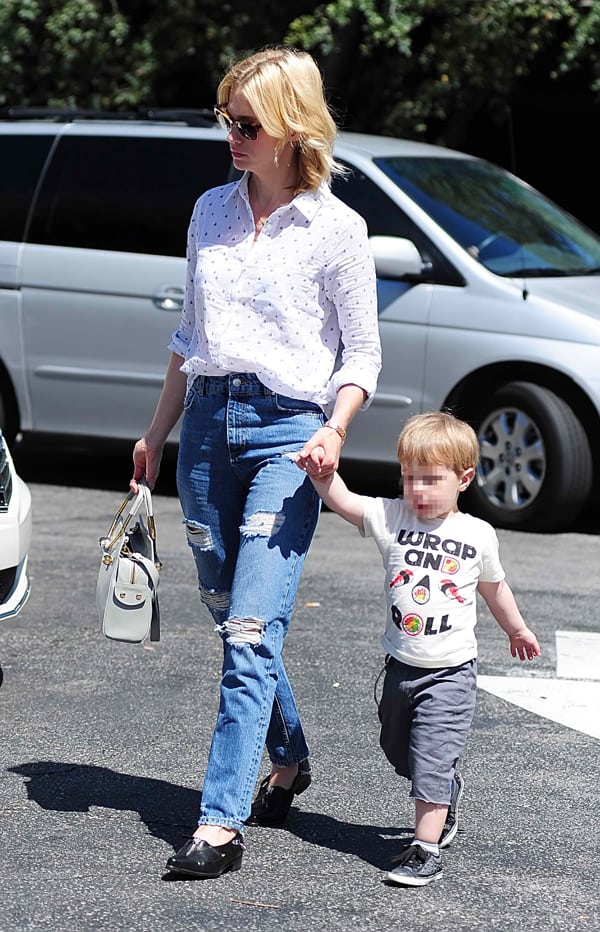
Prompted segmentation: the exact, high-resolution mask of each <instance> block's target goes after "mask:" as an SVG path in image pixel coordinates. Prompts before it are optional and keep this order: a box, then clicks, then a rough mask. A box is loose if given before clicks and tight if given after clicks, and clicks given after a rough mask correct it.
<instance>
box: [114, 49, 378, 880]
mask: <svg viewBox="0 0 600 932" xmlns="http://www.w3.org/2000/svg"><path fill="white" fill-rule="evenodd" d="M215 112H216V116H217V119H218V121H219V123H220V125H221V126H222V127H223V128H224V129H225V130H226V132H227V140H228V143H229V146H230V149H231V156H232V159H233V164H234V166H235V167H236V168H237V169H241V170H242V171H243V172H244V175H243V177H242V178H241V180H240V181H238V182H235V183H232V184H229V185H225V186H223V187H220V188H215V189H212V190H210V191H207V192H206V193H205V194H203V195H202V197H200V199H199V201H198V202H197V204H196V206H195V209H194V212H193V215H192V219H191V223H190V227H189V233H188V253H187V259H188V275H187V288H186V297H185V303H184V309H183V312H182V316H181V321H180V325H179V329H178V330H177V331H176V332H175V333H174V334H173V338H172V342H171V344H170V347H169V349H170V350H171V358H170V362H169V366H168V369H167V374H166V378H165V383H164V387H163V390H162V393H161V396H160V399H159V402H158V405H157V409H156V412H155V415H154V418H153V420H152V424H151V426H150V428H149V430H148V431H147V433H146V435H145V436H144V437H143V438H142V439H141V440H139V441H138V442H137V444H136V446H135V449H134V466H135V469H134V477H133V479H132V487H133V488H135V487H136V482H137V480H138V479H140V478H141V477H142V476H145V478H146V480H147V482H148V483H149V485H150V486H151V487H152V486H153V485H154V483H155V481H156V478H157V476H158V471H159V465H160V459H161V454H162V450H163V446H164V443H165V440H166V438H167V436H168V434H169V432H170V431H171V429H172V428H173V427H174V425H175V424H176V422H177V420H178V418H179V416H180V414H181V412H182V410H183V411H184V417H183V422H182V426H181V433H180V445H179V457H178V465H177V483H178V491H179V496H180V500H181V504H182V508H183V513H184V521H185V525H186V531H187V537H188V541H189V544H190V546H191V549H192V553H193V555H194V559H195V562H196V567H197V571H198V580H199V587H200V594H201V599H202V601H203V602H204V603H205V605H206V606H207V607H208V608H209V610H210V612H211V614H212V616H213V618H214V620H215V622H216V628H217V631H218V633H219V634H220V636H221V638H222V641H223V649H224V660H223V672H222V681H221V697H220V707H219V712H218V716H217V721H216V725H215V730H214V733H213V739H212V744H211V748H210V753H209V759H208V764H207V769H206V774H205V777H204V784H203V789H202V803H201V809H200V818H199V821H198V828H197V830H196V832H195V834H194V836H193V838H192V839H190V840H189V841H188V842H187V843H186V844H185V845H184V846H183V848H181V850H180V851H178V852H177V853H176V854H175V855H174V856H173V857H171V858H169V861H168V862H167V867H168V868H169V869H170V870H173V871H177V872H180V873H188V874H193V875H195V876H200V877H218V876H220V875H221V874H222V873H224V872H225V871H226V870H230V869H231V870H235V869H237V868H239V867H240V866H241V860H242V855H243V851H244V845H243V838H242V835H241V831H242V828H243V825H244V823H245V822H246V821H247V820H248V818H249V816H250V811H251V798H252V791H253V788H254V786H255V783H256V779H257V775H258V769H259V766H260V760H261V755H262V751H263V747H264V744H265V741H266V746H267V751H268V754H269V757H270V760H271V764H272V771H271V774H270V776H269V777H267V778H266V779H265V780H264V781H263V783H262V784H261V787H260V790H259V793H258V795H257V797H256V799H255V801H254V804H253V805H252V819H253V821H255V822H258V823H263V824H264V823H274V822H282V821H283V820H284V819H285V818H286V816H287V813H288V811H289V808H290V805H291V802H292V799H293V797H294V795H296V794H298V793H300V792H302V791H303V790H304V789H306V788H307V786H308V785H309V783H310V767H309V766H308V754H309V751H308V746H307V744H306V739H305V737H304V733H303V731H302V725H301V723H300V718H299V715H298V711H297V708H296V704H295V701H294V696H293V693H292V689H291V686H290V683H289V681H288V678H287V675H286V672H285V668H284V665H283V661H282V658H281V651H282V646H283V640H284V637H285V634H286V631H287V628H288V624H289V620H290V616H291V613H292V609H293V605H294V599H295V595H296V590H297V586H298V581H299V576H300V572H301V569H302V564H303V561H304V558H305V556H306V552H307V550H308V547H309V544H310V541H311V538H312V535H313V532H314V529H315V525H316V522H317V518H318V511H319V503H318V499H317V496H316V494H315V492H314V490H313V487H312V484H311V482H310V481H309V479H308V477H307V476H305V475H304V474H303V473H302V472H301V471H300V470H299V469H298V468H297V466H296V465H295V463H294V454H295V453H297V452H298V450H299V449H300V448H302V447H303V448H304V451H305V452H307V451H308V452H310V451H313V450H314V451H315V457H316V458H317V459H318V460H319V462H320V466H321V474H322V475H323V476H325V475H328V474H329V473H331V472H333V471H334V470H335V469H337V466H338V460H339V456H340V449H341V446H342V444H343V442H344V438H345V434H346V428H347V426H348V424H349V423H350V421H351V419H352V418H353V416H354V415H355V413H356V412H357V411H358V409H359V408H361V407H365V406H366V405H367V404H368V402H369V400H370V398H371V396H372V394H373V392H374V390H375V386H376V381H377V376H378V372H379V368H380V345H379V337H378V329H377V312H376V293H375V274H374V267H373V260H372V257H371V253H370V250H369V246H368V240H367V234H366V227H365V224H364V222H363V221H362V219H361V218H360V217H359V216H358V215H357V214H356V213H354V212H353V211H352V210H350V209H349V208H348V207H346V206H345V205H344V204H343V203H342V202H341V201H339V200H338V199H337V198H335V197H334V196H333V195H332V194H331V191H330V190H329V185H328V182H329V180H330V176H331V172H332V171H335V170H337V166H336V165H335V163H334V161H333V155H332V147H333V141H334V138H335V132H336V130H335V124H334V122H333V120H332V117H331V115H330V113H329V111H328V108H327V105H326V103H325V99H324V93H323V85H322V80H321V75H320V73H319V70H318V68H317V66H316V64H315V62H314V61H313V59H312V58H311V57H310V55H308V54H306V53H304V52H299V51H296V50H293V49H285V48H280V49H269V50H266V51H262V52H258V53H257V54H255V55H253V56H251V57H250V58H247V59H245V60H244V61H242V62H241V63H239V64H237V65H234V66H233V67H232V68H231V69H230V70H229V72H228V73H227V74H226V75H225V77H224V78H223V80H222V82H221V84H220V85H219V88H218V106H217V107H216V109H215ZM340 344H341V345H342V346H343V350H342V355H341V364H338V365H337V367H336V358H337V355H338V349H339V348H340ZM326 418H329V419H328V420H326ZM317 448H320V449H317Z"/></svg>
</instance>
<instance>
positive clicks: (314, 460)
mask: <svg viewBox="0 0 600 932" xmlns="http://www.w3.org/2000/svg"><path fill="white" fill-rule="evenodd" d="M324 460H325V449H324V448H323V447H322V446H321V445H320V444H319V445H318V446H316V447H312V449H311V450H310V451H309V452H305V449H304V448H303V449H302V450H300V452H299V453H297V454H296V466H299V468H300V469H303V470H304V472H306V473H308V475H309V476H310V478H311V479H315V480H317V481H318V480H319V479H323V478H324V476H323V464H324Z"/></svg>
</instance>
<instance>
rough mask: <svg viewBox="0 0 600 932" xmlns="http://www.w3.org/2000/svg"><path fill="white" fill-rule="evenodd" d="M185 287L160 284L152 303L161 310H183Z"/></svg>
mask: <svg viewBox="0 0 600 932" xmlns="http://www.w3.org/2000/svg"><path fill="white" fill-rule="evenodd" d="M183 296H184V289H183V288H182V287H181V286H180V285H159V286H158V288H157V289H156V291H155V292H154V294H153V295H152V303H153V305H154V307H157V308H158V309H159V311H181V309H182V308H183Z"/></svg>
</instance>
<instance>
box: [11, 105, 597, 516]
mask: <svg viewBox="0 0 600 932" xmlns="http://www.w3.org/2000/svg"><path fill="white" fill-rule="evenodd" d="M3 117H4V118H3ZM336 156H337V159H338V160H339V161H340V162H342V163H343V164H344V165H345V166H347V168H348V169H349V171H348V173H347V174H346V175H345V176H344V177H340V178H338V179H336V181H335V183H334V190H335V192H336V193H337V194H338V196H340V197H341V198H342V199H343V200H345V201H346V202H347V203H348V204H350V205H351V206H352V207H354V208H355V209H356V210H357V211H359V213H361V214H362V215H363V216H364V218H365V220H366V222H367V225H368V228H369V235H370V237H371V242H372V248H373V252H374V255H375V259H376V266H377V273H378V302H379V319H380V328H381V338H382V345H383V368H382V372H381V376H380V380H379V386H378V390H377V393H376V395H375V398H374V400H373V403H372V405H371V407H370V408H369V409H368V410H367V411H366V412H364V413H362V414H359V415H358V416H357V417H356V419H355V420H354V421H353V423H352V425H351V429H350V431H349V434H348V441H347V444H346V446H345V447H344V457H345V459H346V461H349V462H352V463H353V464H355V463H359V464H364V468H365V470H366V469H367V468H369V466H373V465H378V466H387V465H389V466H390V467H393V468H396V469H397V464H396V463H395V444H396V437H397V434H398V432H399V430H400V428H401V426H402V422H403V421H404V420H405V419H406V417H408V416H409V415H411V414H414V413H416V412H419V411H423V410H430V409H438V408H449V409H451V410H453V411H454V412H455V413H456V414H458V415H459V416H461V417H464V418H466V419H467V420H469V421H470V422H471V423H472V424H473V425H474V427H475V428H476V430H477V432H478V436H479V440H480V446H481V461H480V465H479V468H478V472H477V480H476V482H474V483H473V484H472V486H471V489H470V490H469V492H468V493H467V494H468V501H466V502H465V507H467V508H469V509H470V510H472V511H474V512H475V513H477V514H480V515H482V516H483V517H485V518H487V519H488V520H490V521H492V522H493V523H494V524H496V525H497V526H500V527H512V528H523V529H536V530H556V529H559V528H561V527H564V526H566V525H568V524H570V523H571V522H572V521H573V520H574V519H575V517H576V516H577V515H578V514H579V512H580V511H581V510H582V509H583V508H584V507H585V505H586V504H588V503H589V502H590V501H591V496H592V479H593V472H594V467H595V466H597V465H598V463H599V457H600V238H599V237H598V236H596V235H595V234H594V233H592V232H591V231H590V230H588V229H586V228H584V227H583V226H582V225H581V224H580V223H578V222H577V221H576V220H575V219H574V218H572V217H570V216H569V215H568V214H566V213H565V212H564V211H562V210H560V209H559V208H558V207H556V206H555V205H554V204H552V203H551V202H550V201H548V200H547V199H545V198H544V197H543V196H542V195H540V194H539V193H538V192H536V191H534V190H533V189H532V188H531V187H529V186H528V185H526V184H525V183H524V182H522V181H520V180H519V179H517V178H515V177H514V176H512V175H510V174H509V173H507V172H506V171H504V170H502V169H500V168H498V167H496V166H494V165H492V164H490V163H489V162H486V161H483V160H481V159H477V158H474V157H472V156H469V155H466V154H463V153H459V152H455V151H451V150H448V149H443V148H440V147H436V146H429V145H425V144H421V143H416V142H411V141H408V140H402V139H392V138H385V137H376V136H365V135H357V134H351V133H348V134H346V133H342V134H340V136H339V140H338V144H337V147H336ZM232 177H233V174H232V169H231V162H230V159H229V149H228V146H227V145H226V142H225V139H224V135H223V133H222V132H221V131H220V130H219V129H218V128H217V127H215V126H214V125H213V121H212V119H210V118H207V117H206V116H205V115H204V114H199V115H198V114H194V113H190V112H186V113H180V114H173V113H170V114H168V115H161V114H160V113H156V114H154V116H153V118H152V119H147V120H127V119H123V120H122V121H115V120H106V119H104V120H103V119H90V118H84V119H77V118H76V115H74V114H68V115H65V114H53V119H52V120H50V119H31V118H30V114H27V113H23V112H18V111H11V112H5V113H4V115H3V114H2V113H0V203H1V204H2V210H0V426H2V427H3V428H4V430H5V433H7V435H8V436H9V437H10V436H14V434H15V433H16V432H17V431H21V432H23V433H27V432H37V433H39V434H46V435H47V434H53V435H59V434H62V435H70V436H77V437H79V438H83V439H85V438H90V440H91V439H92V438H100V437H101V438H110V439H115V440H116V439H119V440H127V441H133V440H135V439H136V438H137V437H138V436H139V435H140V434H141V433H142V431H143V430H144V429H145V427H146V425H147V422H148V419H149V417H150V415H151V412H152V411H153V409H154V405H155V403H156V399H157V397H158V393H159V391H160V386H161V384H162V378H163V374H164V370H165V364H166V358H167V353H166V346H167V344H168V342H169V336H170V334H171V332H172V331H173V330H174V329H175V326H176V323H177V317H178V313H179V310H180V308H181V302H182V297H183V282H184V262H185V260H184V259H183V255H184V249H185V234H186V229H187V223H188V220H189V216H190V214H191V210H192V207H193V204H194V202H195V200H196V198H197V197H198V196H199V195H200V194H201V193H202V191H203V190H205V189H206V188H208V187H212V186H214V185H216V184H222V183H225V182H226V181H227V180H229V179H231V178H232ZM115 411H118V412H119V417H118V418H116V417H115V416H114V412H115ZM172 439H173V441H174V442H175V441H176V439H177V438H176V435H174V436H173V438H172Z"/></svg>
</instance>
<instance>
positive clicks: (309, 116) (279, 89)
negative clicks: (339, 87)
mask: <svg viewBox="0 0 600 932" xmlns="http://www.w3.org/2000/svg"><path fill="white" fill-rule="evenodd" d="M236 90H241V91H243V93H244V95H245V96H246V98H247V99H248V103H249V104H250V106H251V107H252V109H253V110H254V113H255V114H256V118H257V119H258V121H259V123H260V125H261V126H262V127H264V129H265V131H266V132H267V133H268V134H269V136H272V137H273V138H275V139H277V140H280V141H281V146H280V147H281V148H283V145H284V144H285V143H286V142H287V141H288V140H289V139H290V136H292V135H293V136H294V137H295V139H294V143H293V144H294V145H295V148H296V151H297V153H298V184H297V185H296V189H295V191H294V193H295V194H299V193H300V192H302V191H316V190H317V188H318V187H319V186H320V184H321V182H322V181H326V182H329V181H330V179H331V175H332V173H334V172H342V171H343V169H342V168H341V166H338V165H337V163H336V162H335V160H334V158H333V143H334V140H335V137H336V134H337V128H336V125H335V122H334V120H333V117H332V116H331V113H330V112H329V108H328V106H327V103H326V100H325V93H324V88H323V79H322V77H321V72H320V71H319V69H318V67H317V64H316V62H315V60H314V59H313V58H312V56H311V55H309V54H308V52H301V51H299V50H298V49H292V48H271V49H264V50H263V51H261V52H256V53H255V54H254V55H251V56H250V57H249V58H245V59H243V60H242V61H240V62H238V63H237V64H234V65H232V67H231V68H230V69H229V71H228V72H227V74H226V75H225V77H224V78H223V80H222V81H221V83H220V84H219V87H218V89H217V104H218V106H219V107H227V104H228V103H229V98H230V97H231V96H232V95H233V93H234V92H235V91H236Z"/></svg>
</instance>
